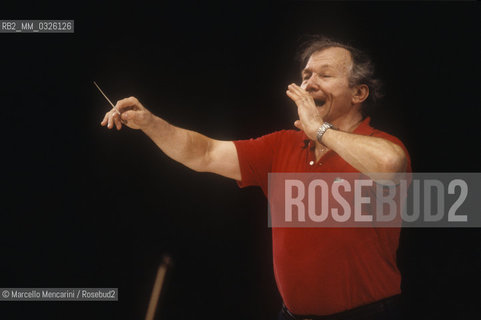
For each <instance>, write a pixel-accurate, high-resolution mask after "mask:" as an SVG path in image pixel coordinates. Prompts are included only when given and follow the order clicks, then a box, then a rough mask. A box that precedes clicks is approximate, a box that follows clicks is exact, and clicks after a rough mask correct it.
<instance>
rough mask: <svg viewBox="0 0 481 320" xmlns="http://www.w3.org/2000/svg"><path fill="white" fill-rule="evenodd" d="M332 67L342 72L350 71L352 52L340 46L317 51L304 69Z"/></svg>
mask: <svg viewBox="0 0 481 320" xmlns="http://www.w3.org/2000/svg"><path fill="white" fill-rule="evenodd" d="M319 67H330V68H334V69H336V70H338V71H340V72H350V71H351V69H352V58H351V53H350V52H349V51H348V50H346V49H344V48H340V47H330V48H326V49H322V50H319V51H315V52H314V53H313V54H311V56H310V57H309V60H308V61H307V64H306V66H305V67H304V69H313V68H319Z"/></svg>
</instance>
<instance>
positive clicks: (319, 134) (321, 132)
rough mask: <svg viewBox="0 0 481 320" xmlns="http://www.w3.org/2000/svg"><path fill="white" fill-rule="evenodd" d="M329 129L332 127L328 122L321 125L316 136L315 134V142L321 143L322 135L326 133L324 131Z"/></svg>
mask: <svg viewBox="0 0 481 320" xmlns="http://www.w3.org/2000/svg"><path fill="white" fill-rule="evenodd" d="M331 128H334V126H333V125H332V124H330V123H329V122H324V123H323V124H321V126H320V127H319V129H317V134H316V139H317V142H319V143H322V142H321V140H322V136H323V135H324V133H326V131H327V130H328V129H331ZM334 129H335V128H334Z"/></svg>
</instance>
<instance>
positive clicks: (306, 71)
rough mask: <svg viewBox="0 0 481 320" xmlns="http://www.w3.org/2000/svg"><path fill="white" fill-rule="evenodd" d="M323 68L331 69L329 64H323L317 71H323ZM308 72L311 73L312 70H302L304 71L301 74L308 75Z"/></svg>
mask: <svg viewBox="0 0 481 320" xmlns="http://www.w3.org/2000/svg"><path fill="white" fill-rule="evenodd" d="M325 68H332V66H331V65H329V64H323V65H322V66H321V67H320V68H319V69H325ZM309 72H312V70H311V69H309V68H304V69H302V71H301V74H305V73H309Z"/></svg>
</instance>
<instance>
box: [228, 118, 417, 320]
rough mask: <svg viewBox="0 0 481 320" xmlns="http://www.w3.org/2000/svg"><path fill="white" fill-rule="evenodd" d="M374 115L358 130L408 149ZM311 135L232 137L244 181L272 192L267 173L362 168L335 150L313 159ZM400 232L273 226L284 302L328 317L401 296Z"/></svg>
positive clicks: (275, 259)
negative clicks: (373, 122) (374, 123)
mask: <svg viewBox="0 0 481 320" xmlns="http://www.w3.org/2000/svg"><path fill="white" fill-rule="evenodd" d="M369 121H370V119H369V118H366V119H365V120H364V121H363V122H362V123H361V124H360V125H359V126H358V127H357V128H356V130H355V131H354V133H355V134H359V135H370V136H375V137H380V138H384V139H387V140H389V141H392V142H394V143H396V144H398V145H400V146H402V147H403V148H404V150H405V151H406V154H408V153H407V150H406V148H405V147H404V145H403V144H402V142H401V141H399V139H397V138H396V137H393V136H391V135H389V134H387V133H384V132H382V131H379V130H376V129H374V128H372V127H371V126H370V125H369ZM306 140H307V137H306V135H305V134H304V133H303V132H302V131H295V130H282V131H278V132H274V133H271V134H268V135H265V136H262V137H260V138H257V139H250V140H239V141H234V143H235V145H236V148H237V153H238V157H239V164H240V169H241V174H242V181H239V182H238V184H239V186H240V187H246V186H253V185H254V186H260V187H261V188H262V190H263V192H264V194H265V195H266V196H267V192H268V187H267V180H268V173H269V172H359V171H358V170H356V169H354V168H353V167H352V166H351V165H349V164H348V163H347V162H346V161H344V160H343V159H342V158H341V157H340V156H339V155H337V154H336V153H335V152H333V151H329V152H327V153H326V154H325V155H324V156H323V157H322V158H321V159H320V160H319V161H318V162H317V163H316V162H315V154H314V151H313V150H312V149H311V148H310V147H309V146H307V147H306V143H305V141H306ZM408 160H409V156H408ZM408 163H409V164H408V168H407V170H406V171H407V172H410V171H411V166H410V161H409V162H408ZM399 233H400V228H272V244H273V262H274V273H275V277H276V282H277V286H278V288H279V291H280V293H281V296H282V298H283V301H284V303H285V305H286V306H287V308H288V309H289V310H290V311H291V312H293V313H295V314H302V315H328V314H332V313H337V312H341V311H344V310H347V309H351V308H355V307H358V306H361V305H364V304H368V303H371V302H375V301H377V300H381V299H383V298H387V297H390V296H393V295H396V294H399V293H400V292H401V288H400V283H401V275H400V272H399V270H398V268H397V266H396V250H397V248H398V243H399Z"/></svg>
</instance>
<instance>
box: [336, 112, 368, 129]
mask: <svg viewBox="0 0 481 320" xmlns="http://www.w3.org/2000/svg"><path fill="white" fill-rule="evenodd" d="M362 120H363V118H362V114H361V113H360V112H356V113H349V114H347V115H345V116H344V117H342V118H339V119H336V120H334V121H333V122H332V124H333V125H334V126H335V127H336V128H337V129H339V130H341V131H345V132H352V131H354V130H355V129H356V128H357V126H358V125H359V124H360V123H361V121H362Z"/></svg>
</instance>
